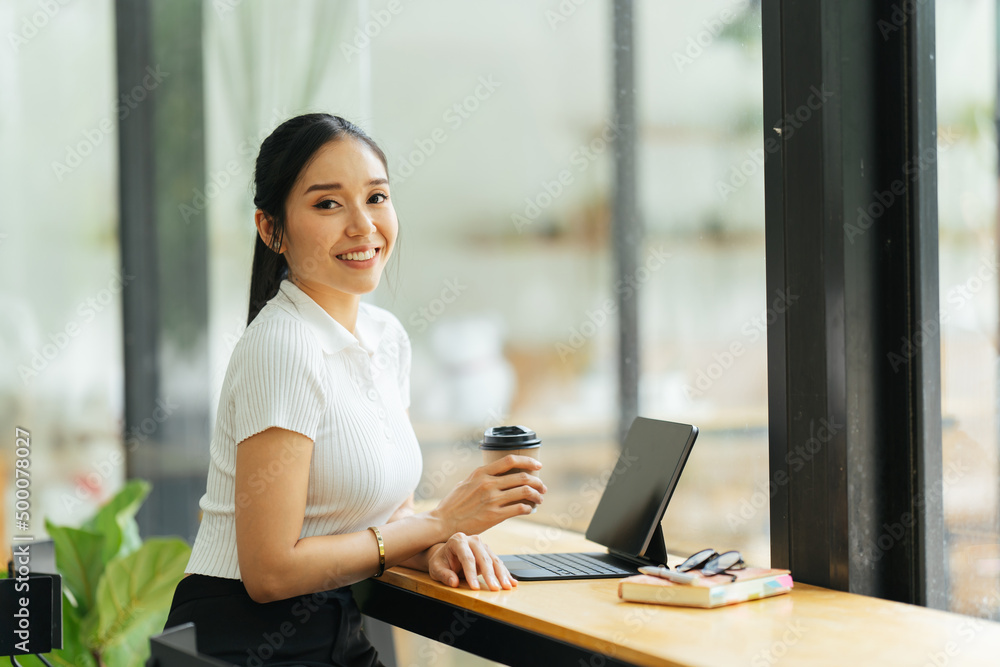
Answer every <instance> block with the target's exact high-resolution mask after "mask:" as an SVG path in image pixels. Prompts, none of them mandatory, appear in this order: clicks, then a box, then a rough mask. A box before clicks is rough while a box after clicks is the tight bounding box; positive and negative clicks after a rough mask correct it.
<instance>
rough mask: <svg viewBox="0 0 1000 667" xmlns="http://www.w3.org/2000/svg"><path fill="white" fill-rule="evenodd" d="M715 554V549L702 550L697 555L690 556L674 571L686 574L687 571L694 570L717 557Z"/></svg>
mask: <svg viewBox="0 0 1000 667" xmlns="http://www.w3.org/2000/svg"><path fill="white" fill-rule="evenodd" d="M718 555H719V554H717V553H715V549H702V550H701V551H699V552H698V553H696V554H694V555H692V556H691V557H690V558H688V559H687V560H686V561H684V562H683V563H681V564H680V565H678V566H677V567H676V568H674V569H675V570H677V571H678V572H687V571H688V570H695V569H697V568H699V567H701V566H702V565H704V564H705V563H707V562H708V561H709V560H710V559H711V558H712V557H714V556H718Z"/></svg>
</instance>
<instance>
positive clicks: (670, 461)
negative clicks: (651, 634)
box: [500, 417, 698, 581]
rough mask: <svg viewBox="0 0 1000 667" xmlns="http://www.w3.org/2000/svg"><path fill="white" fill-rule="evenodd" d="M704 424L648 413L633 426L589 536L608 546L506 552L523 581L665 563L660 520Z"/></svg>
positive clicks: (624, 573) (596, 575)
mask: <svg viewBox="0 0 1000 667" xmlns="http://www.w3.org/2000/svg"><path fill="white" fill-rule="evenodd" d="M697 437H698V428H697V427H695V426H691V425H689V424H677V423H674V422H668V421H659V420H656V419H648V418H645V417H636V418H635V421H633V422H632V425H631V426H630V427H629V430H628V434H627V435H626V436H625V442H624V443H623V445H622V451H621V454H620V455H619V457H618V462H617V463H616V464H615V467H614V468H612V469H611V470H610V471H609V473H608V475H609V477H608V484H607V486H606V487H605V489H604V494H603V495H602V496H601V500H600V502H599V503H598V505H597V510H596V511H595V512H594V516H593V518H592V519H591V520H590V525H589V527H588V528H587V539H588V540H590V541H591V542H597V543H598V544H600V545H601V546H604V547H606V548H607V552H606V553H605V552H595V553H561V554H536V553H530V550H526V552H525V553H522V554H504V555H501V556H500V558H501V559H502V560H503V562H504V565H506V566H507V569H508V570H509V571H510V573H511V574H512V575H513V576H514V578H515V579H517V580H518V581H545V580H552V579H606V578H615V577H628V576H632V575H634V574H637V573H638V571H639V570H638V568H639V567H640V566H642V565H663V564H665V563H666V562H667V549H666V545H665V544H664V542H663V531H662V529H661V528H660V521H662V519H663V513H664V512H665V511H666V509H667V503H669V502H670V496H671V495H673V492H674V488H676V486H677V481H678V480H679V479H680V476H681V471H683V470H684V464H685V463H687V459H688V455H690V453H691V448H692V447H693V446H694V441H695V439H696V438H697Z"/></svg>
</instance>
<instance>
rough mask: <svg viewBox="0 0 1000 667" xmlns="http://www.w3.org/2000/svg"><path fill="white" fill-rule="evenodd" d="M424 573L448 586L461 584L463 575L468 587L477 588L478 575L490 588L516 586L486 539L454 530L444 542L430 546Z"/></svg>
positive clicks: (496, 589) (454, 586)
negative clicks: (481, 576)
mask: <svg viewBox="0 0 1000 667" xmlns="http://www.w3.org/2000/svg"><path fill="white" fill-rule="evenodd" d="M427 573H428V574H430V576H431V579H434V580H435V581H440V582H441V583H442V584H445V585H446V586H451V587H452V588H456V587H457V586H458V585H459V584H461V583H462V577H463V575H464V577H465V580H466V581H468V582H469V587H470V588H472V589H473V590H479V575H480V574H481V575H483V580H484V581H486V586H487V587H489V589H490V590H491V591H498V590H500V589H505V590H510V589H511V588H513V587H515V586H517V580H516V579H514V577H512V576H510V572H508V571H507V567H506V566H505V565H504V564H503V561H502V560H500V557H499V556H497V555H496V554H495V553H493V550H492V549H490V547H489V546H488V545H487V544H486V542H484V541H483V539H482V538H481V537H479V536H478V535H466V534H465V533H455V534H454V535H452V536H451V537H450V538H448V541H447V542H445V543H443V544H436V545H434V546H433V547H431V549H430V556H429V558H428V560H427Z"/></svg>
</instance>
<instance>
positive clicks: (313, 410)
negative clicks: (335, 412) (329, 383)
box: [230, 320, 327, 443]
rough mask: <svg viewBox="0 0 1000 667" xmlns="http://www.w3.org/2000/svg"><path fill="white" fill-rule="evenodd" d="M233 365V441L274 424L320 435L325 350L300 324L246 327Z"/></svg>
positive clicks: (277, 322)
mask: <svg viewBox="0 0 1000 667" xmlns="http://www.w3.org/2000/svg"><path fill="white" fill-rule="evenodd" d="M230 365H231V366H232V383H231V388H232V389H231V397H232V409H233V412H232V416H233V419H232V429H233V433H232V435H233V438H234V440H235V442H237V443H240V442H243V441H244V440H246V439H247V438H249V437H250V436H253V435H256V434H257V433H260V432H262V431H265V430H267V429H268V428H271V427H272V426H276V427H278V428H283V429H287V430H289V431H295V432H296V433H301V434H302V435H304V436H306V437H307V438H309V439H311V440H315V439H316V434H317V433H318V431H319V423H320V419H321V418H322V415H323V412H324V410H325V409H326V403H327V401H326V395H325V391H324V388H323V369H324V366H323V352H322V348H321V347H320V346H319V343H318V341H317V340H316V337H315V336H314V335H313V334H312V333H311V332H310V331H309V330H308V329H307V328H306V327H305V326H304V325H303V324H302V323H298V322H294V321H286V320H270V321H267V322H263V323H262V324H261V326H256V327H251V328H249V329H247V330H246V332H245V333H244V334H243V337H242V338H240V341H239V342H238V343H237V345H236V349H235V350H234V351H233V357H232V361H231V362H230Z"/></svg>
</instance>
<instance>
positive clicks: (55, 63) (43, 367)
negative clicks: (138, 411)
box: [0, 0, 129, 545]
mask: <svg viewBox="0 0 1000 667" xmlns="http://www.w3.org/2000/svg"><path fill="white" fill-rule="evenodd" d="M0 34H2V35H3V41H4V44H3V56H2V57H0V89H2V90H3V91H4V92H3V99H4V103H3V104H2V105H0V146H3V150H2V151H0V200H2V201H3V203H4V214H3V218H2V220H0V285H3V287H2V288H0V304H2V306H3V313H4V314H3V317H2V318H0V423H2V427H3V431H2V432H3V446H2V447H0V498H2V499H3V502H2V503H0V507H2V508H3V512H2V513H0V541H2V543H3V544H5V545H6V544H10V538H11V536H12V534H14V533H15V532H17V533H23V532H24V531H23V530H21V529H19V528H17V527H15V526H13V525H11V519H12V517H13V501H14V491H13V487H12V485H13V480H14V475H13V473H12V472H11V470H10V468H9V466H10V464H11V463H12V460H13V456H14V429H15V426H19V427H22V428H24V429H27V430H28V431H29V432H30V433H31V443H32V446H31V459H30V464H31V468H30V470H31V471H32V472H33V473H34V475H33V476H32V478H31V479H32V481H31V488H30V492H31V500H30V502H31V517H30V522H29V526H28V529H27V533H28V534H31V535H34V536H35V537H36V539H42V538H43V537H44V535H45V529H44V520H45V519H46V518H48V519H51V520H53V521H55V522H57V523H60V524H75V523H76V522H77V521H79V520H81V519H83V518H85V517H87V516H89V515H90V514H91V513H92V512H93V510H94V509H95V508H96V507H97V505H98V504H99V503H100V502H101V501H104V500H106V499H107V497H108V496H109V494H110V493H112V492H113V491H114V490H115V489H116V488H117V487H118V486H120V485H121V483H122V480H123V479H124V477H125V470H124V466H123V465H122V459H121V454H122V451H121V450H122V448H121V438H122V433H121V419H122V397H123V394H122V387H123V382H122V352H121V350H122V340H121V294H122V290H123V289H126V288H127V286H128V282H129V279H128V276H123V275H122V273H121V271H120V267H121V261H120V258H119V249H118V239H117V223H118V218H117V206H118V201H117V179H118V172H117V141H116V132H117V124H118V119H119V118H120V114H121V113H123V110H124V109H125V107H124V106H121V104H120V102H119V100H116V99H115V98H116V84H115V78H114V72H115V60H114V58H115V51H114V43H115V41H114V21H113V4H112V3H111V2H110V1H107V0H102V1H97V2H88V3H68V4H63V3H57V2H52V3H43V4H39V3H38V2H34V1H33V0H18V1H16V2H4V3H2V5H0ZM67 63H73V67H72V70H71V73H68V70H67Z"/></svg>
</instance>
